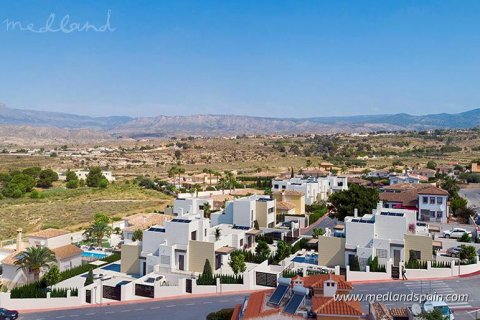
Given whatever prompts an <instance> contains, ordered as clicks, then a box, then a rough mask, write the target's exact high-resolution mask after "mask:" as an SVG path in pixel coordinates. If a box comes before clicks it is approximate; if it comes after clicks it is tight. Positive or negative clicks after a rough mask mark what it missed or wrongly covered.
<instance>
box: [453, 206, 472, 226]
mask: <svg viewBox="0 0 480 320" xmlns="http://www.w3.org/2000/svg"><path fill="white" fill-rule="evenodd" d="M455 214H456V216H457V217H460V218H462V219H464V220H465V222H466V223H468V219H469V218H470V217H473V216H474V215H475V209H473V208H472V207H463V208H460V209H457V210H456V211H455Z"/></svg>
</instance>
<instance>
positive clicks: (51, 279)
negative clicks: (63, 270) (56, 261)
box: [44, 265, 61, 286]
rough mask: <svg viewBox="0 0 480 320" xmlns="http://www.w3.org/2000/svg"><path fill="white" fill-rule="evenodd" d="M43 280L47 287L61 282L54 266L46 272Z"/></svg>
mask: <svg viewBox="0 0 480 320" xmlns="http://www.w3.org/2000/svg"><path fill="white" fill-rule="evenodd" d="M44 279H45V281H46V282H47V285H49V286H53V285H54V284H57V283H59V282H60V280H61V276H60V270H59V269H58V267H57V266H56V265H53V266H52V267H51V268H50V270H48V272H47V273H46V274H45V276H44Z"/></svg>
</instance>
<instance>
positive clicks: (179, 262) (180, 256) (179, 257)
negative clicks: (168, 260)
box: [178, 254, 185, 271]
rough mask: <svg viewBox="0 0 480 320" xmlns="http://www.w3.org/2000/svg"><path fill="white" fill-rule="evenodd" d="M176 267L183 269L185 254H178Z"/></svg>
mask: <svg viewBox="0 0 480 320" xmlns="http://www.w3.org/2000/svg"><path fill="white" fill-rule="evenodd" d="M178 269H179V270H182V271H183V270H185V256H184V255H183V254H181V255H179V256H178Z"/></svg>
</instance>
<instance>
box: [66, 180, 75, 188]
mask: <svg viewBox="0 0 480 320" xmlns="http://www.w3.org/2000/svg"><path fill="white" fill-rule="evenodd" d="M65 186H66V187H67V188H68V189H77V188H78V179H73V180H69V181H67V183H66V184H65Z"/></svg>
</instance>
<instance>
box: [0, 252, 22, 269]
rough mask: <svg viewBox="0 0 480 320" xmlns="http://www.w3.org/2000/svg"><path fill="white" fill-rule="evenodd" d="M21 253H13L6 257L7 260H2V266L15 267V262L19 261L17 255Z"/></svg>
mask: <svg viewBox="0 0 480 320" xmlns="http://www.w3.org/2000/svg"><path fill="white" fill-rule="evenodd" d="M19 253H21V252H16V251H15V252H13V253H11V254H9V255H8V256H6V257H5V258H3V260H2V264H8V265H11V266H13V265H15V261H17V255H18V254H19Z"/></svg>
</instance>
